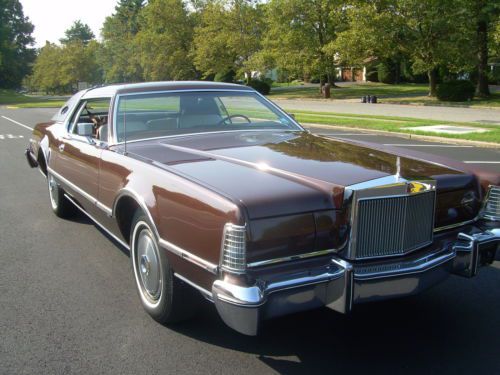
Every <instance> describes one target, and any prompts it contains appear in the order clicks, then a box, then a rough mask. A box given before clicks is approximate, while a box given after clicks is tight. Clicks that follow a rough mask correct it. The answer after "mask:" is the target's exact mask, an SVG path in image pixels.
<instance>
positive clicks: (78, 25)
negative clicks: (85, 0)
mask: <svg viewBox="0 0 500 375" xmlns="http://www.w3.org/2000/svg"><path fill="white" fill-rule="evenodd" d="M64 35H65V38H61V39H59V41H60V42H61V43H62V44H69V43H72V42H77V41H78V42H81V43H83V44H88V43H89V42H90V41H91V40H92V39H94V38H95V35H94V33H93V32H92V30H91V29H90V27H89V25H87V24H85V23H82V22H81V21H80V20H77V21H75V22H73V25H71V27H70V28H69V29H67V30H66V31H65V32H64Z"/></svg>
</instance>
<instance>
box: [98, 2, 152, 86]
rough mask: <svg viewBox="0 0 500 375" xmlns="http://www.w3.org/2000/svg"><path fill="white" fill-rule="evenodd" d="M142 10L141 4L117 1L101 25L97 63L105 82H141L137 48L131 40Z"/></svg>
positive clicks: (137, 29)
mask: <svg viewBox="0 0 500 375" xmlns="http://www.w3.org/2000/svg"><path fill="white" fill-rule="evenodd" d="M143 7H144V0H120V1H119V2H118V4H117V6H116V7H115V13H114V14H113V15H111V16H109V17H106V20H105V21H104V24H103V27H102V30H101V34H102V46H101V48H100V49H99V51H98V54H97V59H98V62H99V65H100V66H101V67H102V69H103V72H104V73H103V74H104V80H105V81H106V82H137V81H141V80H142V69H141V66H140V63H139V58H138V48H137V47H138V46H137V44H136V43H135V41H134V40H135V36H136V35H137V33H138V31H139V28H140V24H139V13H140V11H141V9H142V8H143Z"/></svg>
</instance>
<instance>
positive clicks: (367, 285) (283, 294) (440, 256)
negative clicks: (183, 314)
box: [212, 226, 500, 335]
mask: <svg viewBox="0 0 500 375" xmlns="http://www.w3.org/2000/svg"><path fill="white" fill-rule="evenodd" d="M499 244H500V229H498V228H489V229H486V230H484V229H482V230H481V229H479V228H478V227H476V226H469V227H468V228H467V230H464V231H462V232H460V233H458V236H456V240H454V241H440V242H439V243H438V244H436V241H435V245H434V247H432V246H431V247H430V248H431V250H430V251H429V250H427V251H425V254H422V253H420V255H417V256H413V257H411V258H409V257H405V258H404V259H403V258H399V259H396V260H392V261H386V262H378V263H373V262H372V263H369V262H364V263H349V262H346V261H345V260H342V259H340V258H337V257H333V258H332V259H331V260H330V261H329V262H328V264H327V265H324V266H321V267H315V268H311V269H307V270H301V271H298V272H291V273H288V274H286V275H281V276H280V277H278V278H275V279H268V280H267V281H260V280H257V281H256V283H255V284H254V285H252V286H239V285H236V284H235V283H233V282H231V281H230V279H227V280H217V281H215V282H214V284H213V286H212V297H213V301H214V303H215V305H216V308H217V311H218V312H219V314H220V316H221V317H222V319H223V320H224V322H225V323H226V324H227V325H228V326H230V327H231V328H233V329H235V330H236V331H238V332H241V333H243V334H246V335H256V334H257V332H258V330H259V326H260V323H261V322H262V320H264V319H268V318H272V317H277V316H281V315H286V314H290V313H293V312H298V311H304V310H310V309H313V308H317V307H321V306H328V307H330V308H332V309H333V310H335V311H338V312H341V313H348V312H349V311H351V309H352V307H353V305H354V304H358V303H363V302H371V301H377V300H383V299H389V298H396V297H402V296H408V295H413V294H417V293H419V292H421V291H423V290H425V289H427V288H429V287H431V286H433V285H435V284H437V283H439V282H441V281H443V280H444V279H446V278H447V277H448V276H449V275H450V274H457V275H461V276H466V277H472V276H475V275H476V274H477V271H478V268H479V267H480V266H481V265H484V264H489V263H491V262H492V261H493V260H494V258H495V252H496V251H497V249H498V247H499Z"/></svg>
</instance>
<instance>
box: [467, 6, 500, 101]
mask: <svg viewBox="0 0 500 375" xmlns="http://www.w3.org/2000/svg"><path fill="white" fill-rule="evenodd" d="M469 5H470V8H469V9H470V13H471V15H472V17H473V20H474V26H475V28H474V31H475V37H474V38H473V40H474V42H475V43H474V47H475V48H474V51H475V52H476V61H477V86H476V95H477V96H480V97H487V96H489V95H490V89H489V86H488V74H487V72H488V71H487V69H488V57H489V45H488V44H489V37H488V35H489V33H490V32H492V33H494V31H495V27H496V24H498V22H499V15H500V3H498V1H495V0H471V1H469Z"/></svg>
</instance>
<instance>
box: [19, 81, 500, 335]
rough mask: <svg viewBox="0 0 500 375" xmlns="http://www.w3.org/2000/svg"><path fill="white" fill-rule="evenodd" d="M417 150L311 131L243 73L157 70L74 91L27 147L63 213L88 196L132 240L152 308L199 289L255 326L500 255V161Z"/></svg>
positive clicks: (103, 222) (106, 225)
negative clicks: (184, 75) (178, 78)
mask: <svg viewBox="0 0 500 375" xmlns="http://www.w3.org/2000/svg"><path fill="white" fill-rule="evenodd" d="M408 152H409V151H403V150H400V149H391V148H383V147H381V146H380V145H376V146H375V145H371V144H368V143H356V142H351V141H345V140H335V139H332V138H328V137H324V136H320V135H313V134H311V133H310V132H308V131H306V130H304V129H303V128H302V127H301V126H300V125H299V124H298V123H297V122H296V121H295V120H294V119H293V118H292V117H291V116H289V115H288V114H287V113H285V112H284V111H282V110H281V109H279V108H278V107H277V106H276V105H274V104H273V103H272V102H271V101H269V100H268V99H266V98H264V97H263V96H261V95H260V94H258V93H257V92H256V91H254V90H253V89H251V88H248V87H245V86H239V85H232V84H221V83H207V82H156V83H142V84H127V85H114V86H106V87H100V88H94V89H88V90H85V91H81V92H79V93H77V94H76V95H74V96H73V97H72V98H71V99H69V101H68V102H67V103H66V104H65V105H64V106H63V107H62V108H61V109H60V111H59V112H58V113H57V114H56V115H55V117H54V118H53V120H52V121H50V122H48V123H43V124H39V125H37V126H36V127H35V129H34V132H33V136H32V139H31V140H30V143H29V146H28V149H27V150H26V156H27V159H28V162H29V164H30V165H31V166H32V167H38V168H39V169H40V171H41V172H42V174H43V175H44V176H45V177H46V178H47V184H48V193H49V194H48V195H49V197H50V205H51V207H52V210H53V211H54V213H55V214H56V215H58V216H60V217H67V216H68V215H71V214H72V213H73V212H74V209H75V208H78V209H79V210H81V211H82V212H84V213H85V214H86V215H88V216H89V217H90V218H91V219H92V220H93V221H94V222H95V223H96V224H97V225H98V226H99V227H101V228H102V229H104V230H105V231H106V232H108V233H109V234H110V236H112V237H113V238H114V239H116V241H118V242H119V243H120V244H121V245H123V246H124V247H125V248H127V249H129V250H130V258H131V263H132V269H133V274H134V278H135V281H136V285H137V290H138V292H139V296H140V300H141V302H142V304H143V306H144V308H145V309H146V311H147V312H148V313H149V314H150V315H151V316H152V317H153V318H154V319H156V320H158V321H159V322H162V323H173V322H177V321H179V320H183V319H185V318H187V317H189V316H191V315H192V313H193V311H195V308H194V305H195V302H196V297H197V294H201V295H202V296H203V297H205V298H206V299H208V300H209V301H212V302H213V303H214V304H215V306H216V308H217V311H218V312H219V314H220V316H221V317H222V319H223V320H224V322H225V323H226V324H227V325H228V326H230V327H232V328H234V329H235V330H237V331H239V332H241V333H244V334H247V335H255V334H257V332H258V330H259V327H260V325H261V322H262V321H263V320H264V319H268V318H271V317H277V316H281V315H284V314H289V313H292V312H297V311H303V310H308V309H313V308H317V307H320V306H328V307H330V308H332V309H333V310H335V311H338V312H341V313H348V312H350V311H351V310H352V309H353V308H355V307H356V305H357V304H360V303H365V302H371V301H378V300H384V299H388V298H396V297H402V296H408V295H413V294H416V293H420V292H422V291H423V290H425V289H427V288H429V287H430V286H433V285H435V284H437V283H439V282H441V281H443V280H445V279H446V277H448V276H449V275H450V274H456V275H462V276H466V277H472V276H475V275H476V274H477V272H478V269H479V267H480V266H483V265H487V264H490V263H492V262H493V260H494V257H495V253H496V251H497V250H498V246H499V236H500V230H499V225H498V223H499V222H498V220H500V186H499V185H500V176H499V175H498V174H495V173H491V172H490V173H487V172H481V171H479V170H472V169H470V166H467V165H464V164H461V163H458V162H452V161H448V160H444V159H439V158H438V157H433V156H431V155H424V154H417V153H412V154H411V155H409V154H408ZM59 235H61V234H60V233H54V236H59ZM76 266H77V265H73V267H76Z"/></svg>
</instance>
